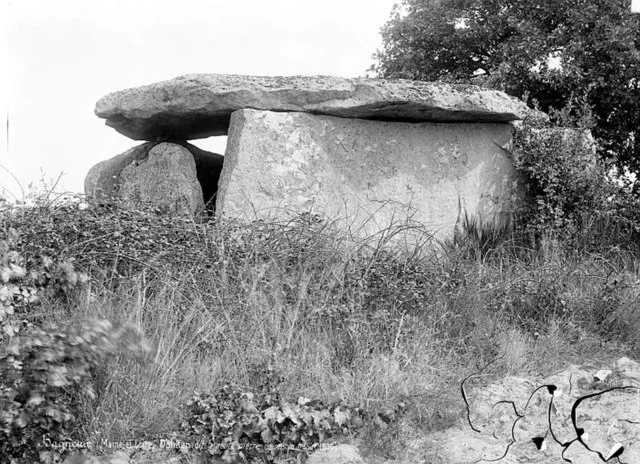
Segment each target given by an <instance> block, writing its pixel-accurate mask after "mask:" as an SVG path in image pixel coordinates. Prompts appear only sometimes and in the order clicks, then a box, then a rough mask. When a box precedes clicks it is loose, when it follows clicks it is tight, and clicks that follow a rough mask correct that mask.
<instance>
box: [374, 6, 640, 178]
mask: <svg viewBox="0 0 640 464" xmlns="http://www.w3.org/2000/svg"><path fill="white" fill-rule="evenodd" d="M630 4H631V2H630V0H526V1H525V0H401V3H400V4H399V5H396V7H395V8H394V12H393V13H392V16H391V19H390V20H389V21H388V22H387V24H386V25H385V26H384V27H383V28H382V37H383V47H382V49H381V50H379V51H378V53H377V54H376V56H375V57H376V61H377V63H376V64H375V65H374V66H373V67H372V69H373V70H374V71H375V72H376V73H377V74H378V76H379V77H387V78H407V79H417V80H427V81H432V80H444V81H449V82H461V83H477V84H482V85H485V86H489V87H492V88H497V89H500V90H504V91H505V92H507V93H509V94H511V95H514V96H517V97H523V96H524V95H528V96H529V97H530V99H529V101H530V102H532V101H537V102H538V104H539V106H540V109H542V110H543V111H549V110H550V109H551V108H555V109H561V108H568V109H569V111H570V112H573V113H574V114H576V113H578V112H579V109H580V108H581V107H582V108H585V107H589V108H590V109H591V110H592V112H593V116H594V119H595V127H593V132H594V135H595V137H596V140H597V141H598V145H599V153H600V156H601V157H602V158H603V159H610V160H613V161H615V162H616V163H617V164H618V166H619V167H627V168H628V169H630V170H631V171H632V172H635V173H637V174H640V140H637V139H638V137H639V136H638V128H639V127H640V14H632V13H631V8H630Z"/></svg>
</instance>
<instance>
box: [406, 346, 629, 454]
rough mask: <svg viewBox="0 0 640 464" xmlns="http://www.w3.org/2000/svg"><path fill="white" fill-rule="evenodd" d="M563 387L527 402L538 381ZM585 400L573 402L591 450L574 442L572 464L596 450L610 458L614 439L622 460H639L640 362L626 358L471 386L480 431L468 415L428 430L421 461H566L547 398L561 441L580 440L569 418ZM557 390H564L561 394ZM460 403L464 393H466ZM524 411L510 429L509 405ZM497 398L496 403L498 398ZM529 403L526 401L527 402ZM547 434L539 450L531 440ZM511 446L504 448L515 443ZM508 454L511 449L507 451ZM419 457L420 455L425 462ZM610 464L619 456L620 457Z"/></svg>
mask: <svg viewBox="0 0 640 464" xmlns="http://www.w3.org/2000/svg"><path fill="white" fill-rule="evenodd" d="M544 385H554V386H556V387H558V389H559V390H557V391H556V392H555V393H554V395H553V397H552V395H551V394H550V393H549V391H548V390H547V388H544V387H543V388H541V389H540V390H538V391H537V392H536V393H535V395H533V397H532V399H531V401H530V402H529V404H528V405H527V401H528V400H529V397H530V396H531V395H532V393H533V392H534V390H535V389H536V388H538V387H540V386H544ZM619 387H625V388H624V389H616V390H611V391H608V392H607V393H604V394H602V395H598V396H593V397H591V398H587V399H586V400H584V401H582V402H581V403H579V404H578V407H577V408H576V423H577V425H578V427H579V428H582V429H584V430H585V431H586V432H587V436H583V441H584V443H585V444H586V445H587V446H588V447H589V448H591V449H592V450H593V451H595V452H591V451H589V450H587V449H586V448H585V446H583V445H582V444H581V443H579V442H578V441H575V442H574V443H572V444H571V445H570V446H567V447H566V451H565V454H564V457H565V458H568V459H571V462H573V463H575V464H600V463H602V462H604V459H601V458H600V456H598V454H597V453H596V452H598V453H601V454H602V455H603V457H604V458H606V457H607V455H608V454H609V452H610V451H611V450H612V448H613V447H614V445H615V444H616V443H620V444H622V445H623V446H624V451H623V454H622V456H620V462H628V463H632V462H634V463H635V462H640V364H638V363H637V362H635V361H633V360H631V359H628V358H621V359H619V360H618V361H617V362H615V363H611V364H610V365H607V366H575V365H572V366H570V367H569V368H567V369H565V370H564V371H562V372H560V373H558V374H555V375H552V376H550V377H547V378H544V379H531V378H520V377H507V378H505V379H503V380H501V381H499V382H497V383H494V384H492V385H489V386H485V387H479V388H474V386H473V383H471V384H468V385H467V387H466V392H467V396H468V398H469V404H470V412H471V414H470V419H471V421H472V423H473V424H474V427H476V428H477V429H478V430H479V431H480V432H475V431H474V430H472V429H471V427H470V426H469V423H468V422H467V418H466V413H465V417H463V418H461V419H460V421H459V424H458V425H456V426H455V427H453V428H450V429H447V430H444V431H441V432H436V433H433V434H430V435H429V436H427V437H426V438H425V439H424V441H422V442H421V443H416V447H419V448H421V449H424V450H425V454H423V456H424V459H425V460H424V462H428V463H430V464H445V463H446V464H448V463H452V462H455V463H459V464H470V463H475V462H479V460H482V459H486V460H496V459H498V458H500V457H501V456H503V455H504V458H503V459H501V460H500V461H496V462H501V463H505V464H516V463H531V464H534V463H535V464H556V463H558V462H565V461H563V460H562V458H561V456H562V451H563V447H562V446H561V445H560V444H558V443H557V442H556V441H554V439H553V436H552V435H551V433H550V432H547V430H548V428H549V420H548V417H549V404H550V401H551V399H552V398H553V405H554V407H552V408H551V424H552V431H553V433H554V434H555V436H556V437H557V439H558V441H560V442H561V443H568V442H571V441H572V440H575V439H576V438H577V433H576V430H575V428H574V427H573V424H572V420H571V412H572V409H573V406H574V405H575V404H576V401H577V400H578V399H579V398H581V397H584V396H587V395H592V394H597V393H598V392H603V391H606V390H609V389H612V388H619ZM558 392H560V393H558ZM461 401H462V399H461ZM500 401H507V402H508V401H513V402H514V404H515V406H516V408H517V410H518V413H519V414H521V415H523V416H524V417H523V418H522V419H520V420H518V422H517V423H516V426H515V428H514V429H513V435H512V427H513V424H514V421H515V420H516V419H517V418H518V417H517V416H516V415H515V413H514V410H513V406H512V405H511V404H510V403H505V402H503V403H499V402H500ZM496 403H498V404H496ZM525 406H527V407H526V408H525ZM545 435H546V444H547V446H546V448H545V449H544V450H542V449H541V450H538V449H537V447H536V445H535V444H534V442H533V441H532V439H533V438H534V437H543V436H545ZM513 437H515V442H514V443H513V444H512V445H511V446H510V447H509V449H508V451H507V446H508V445H509V443H511V442H512V441H513ZM505 452H506V454H505ZM420 462H422V461H420ZM608 462H618V461H617V460H616V459H615V458H614V459H611V460H609V461H608Z"/></svg>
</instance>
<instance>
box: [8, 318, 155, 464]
mask: <svg viewBox="0 0 640 464" xmlns="http://www.w3.org/2000/svg"><path fill="white" fill-rule="evenodd" d="M148 349H149V348H148V346H147V345H146V342H144V339H143V338H142V336H141V335H140V333H139V332H137V331H136V330H135V329H133V328H131V327H126V328H121V329H115V328H114V327H113V326H112V325H111V324H110V323H109V322H108V321H104V320H103V321H94V322H93V323H92V324H88V325H85V326H82V327H72V328H69V329H66V330H63V329H61V328H59V327H56V326H51V327H48V328H46V329H40V328H33V329H32V330H31V331H30V332H29V333H28V334H24V335H22V336H20V337H17V338H15V339H14V340H13V342H12V344H11V345H10V346H9V347H8V349H7V353H6V354H5V355H4V356H2V357H0V456H3V457H5V458H11V459H18V460H19V462H22V461H23V460H28V461H29V462H33V461H34V460H35V461H38V460H39V452H40V450H41V449H42V448H44V447H46V446H47V445H50V446H54V448H59V449H64V445H63V444H64V443H65V442H69V441H70V440H72V439H74V438H77V435H74V425H75V424H76V420H77V419H78V418H79V416H80V415H82V413H83V410H84V409H85V407H86V404H87V402H88V401H91V400H92V399H95V398H96V391H95V389H94V385H93V378H94V374H95V373H96V372H97V371H98V370H99V369H101V368H103V367H104V366H105V364H106V361H107V360H108V359H110V358H111V357H113V356H116V355H120V354H127V355H135V356H136V357H143V356H144V355H145V354H146V352H147V351H148Z"/></svg>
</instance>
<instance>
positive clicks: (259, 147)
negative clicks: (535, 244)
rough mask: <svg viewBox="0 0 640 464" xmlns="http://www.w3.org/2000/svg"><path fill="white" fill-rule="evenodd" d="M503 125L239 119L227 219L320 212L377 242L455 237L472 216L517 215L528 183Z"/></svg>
mask: <svg viewBox="0 0 640 464" xmlns="http://www.w3.org/2000/svg"><path fill="white" fill-rule="evenodd" d="M511 132H512V127H511V126H510V125H509V124H501V123H474V124H470V123H458V124H438V123H399V122H382V121H369V120H362V119H346V118H337V117H332V116H320V115H311V114H305V113H279V112H271V111H258V110H240V111H236V112H235V113H233V115H232V117H231V125H230V130H229V139H228V142H227V151H226V154H225V164H224V168H223V171H222V175H221V179H220V183H219V191H218V200H217V211H218V214H221V215H222V216H223V217H235V218H245V219H256V218H266V217H274V216H275V217H287V216H289V215H292V214H296V213H297V212H301V211H309V210H311V211H316V212H319V213H323V214H328V215H330V216H331V217H335V218H342V220H343V221H346V223H347V225H348V226H349V227H351V228H353V229H354V230H356V231H358V232H360V233H365V234H369V233H375V232H377V231H379V230H381V229H384V228H385V227H387V226H389V225H390V224H391V223H394V222H397V221H403V220H404V219H406V218H411V219H412V220H414V221H418V222H421V223H423V224H424V225H425V226H426V227H427V228H429V229H430V230H431V231H433V232H434V233H435V234H436V235H440V236H442V235H448V234H450V233H451V232H452V231H453V229H454V226H455V224H456V222H457V221H458V220H459V219H460V218H461V216H462V215H464V213H465V212H466V213H468V214H470V215H476V214H477V215H480V216H482V217H484V218H487V219H494V218H496V217H499V216H501V215H505V214H506V215H508V214H509V213H510V212H511V206H512V200H513V199H514V196H517V194H518V192H519V184H518V180H517V179H518V177H517V175H516V173H515V171H514V168H513V165H512V163H511V160H510V159H509V157H508V154H507V152H506V150H504V149H503V148H502V146H505V145H507V144H508V142H509V140H510V138H511Z"/></svg>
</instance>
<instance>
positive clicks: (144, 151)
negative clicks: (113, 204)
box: [84, 143, 156, 202]
mask: <svg viewBox="0 0 640 464" xmlns="http://www.w3.org/2000/svg"><path fill="white" fill-rule="evenodd" d="M155 145H156V144H155V143H143V144H142V145H138V146H137V147H133V148H131V149H130V150H127V151H125V152H124V153H121V154H119V155H117V156H114V157H113V158H110V159H108V160H105V161H101V162H99V163H98V164H96V165H95V166H93V167H92V168H91V169H89V172H88V173H87V176H86V177H85V178H84V193H85V194H86V195H87V196H88V197H90V198H91V199H93V200H95V201H98V202H108V201H110V200H111V199H114V198H119V196H120V184H121V181H120V174H121V173H122V170H123V169H124V168H125V167H127V166H129V165H130V164H132V163H134V162H136V161H140V160H143V159H145V158H146V157H147V156H148V155H149V151H150V150H151V149H152V148H153V147H154V146H155Z"/></svg>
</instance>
